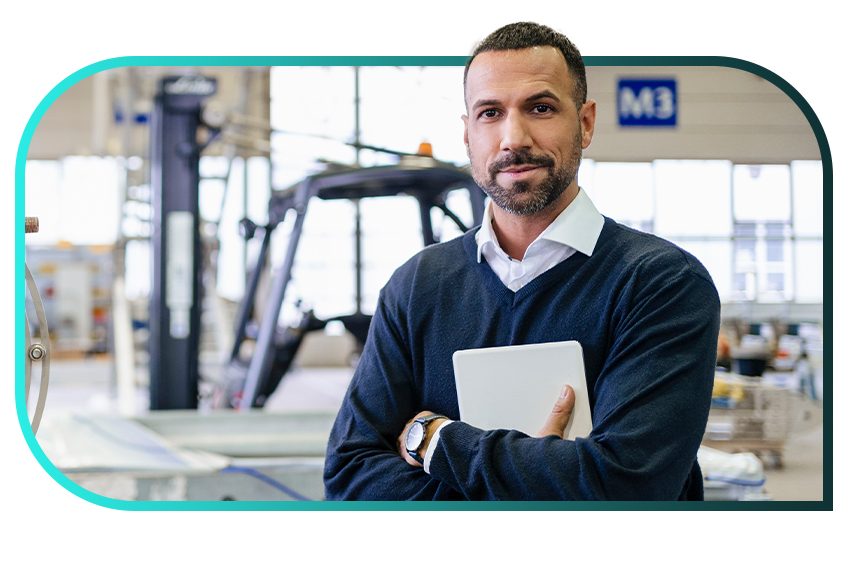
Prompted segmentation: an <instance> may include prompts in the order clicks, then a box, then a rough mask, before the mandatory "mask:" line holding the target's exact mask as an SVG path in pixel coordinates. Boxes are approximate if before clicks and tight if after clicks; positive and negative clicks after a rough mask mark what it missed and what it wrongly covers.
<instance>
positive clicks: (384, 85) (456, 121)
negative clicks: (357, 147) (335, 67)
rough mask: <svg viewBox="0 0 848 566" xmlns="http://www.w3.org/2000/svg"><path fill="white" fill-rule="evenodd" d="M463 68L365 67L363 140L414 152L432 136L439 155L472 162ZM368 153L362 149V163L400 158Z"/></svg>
mask: <svg viewBox="0 0 848 566" xmlns="http://www.w3.org/2000/svg"><path fill="white" fill-rule="evenodd" d="M463 72H464V69H463V68H462V67H362V68H361V69H360V81H359V85H360V87H359V88H360V100H361V103H360V104H361V107H360V124H361V139H362V143H364V144H368V145H373V146H377V147H383V148H387V149H393V150H396V151H404V152H408V153H415V152H416V151H417V150H418V146H419V144H421V143H422V142H428V143H430V144H431V146H432V148H433V156H434V157H435V158H436V159H440V160H442V161H450V162H453V163H468V156H467V155H466V153H465V144H464V143H463V141H462V137H463V128H464V127H463V123H462V115H463V114H465V101H464V100H463V93H462V77H463ZM369 153H371V152H365V151H363V154H362V163H363V165H371V164H380V163H391V162H394V161H396V158H390V157H382V158H381V157H380V156H377V155H374V154H373V153H372V154H371V155H368V154H369Z"/></svg>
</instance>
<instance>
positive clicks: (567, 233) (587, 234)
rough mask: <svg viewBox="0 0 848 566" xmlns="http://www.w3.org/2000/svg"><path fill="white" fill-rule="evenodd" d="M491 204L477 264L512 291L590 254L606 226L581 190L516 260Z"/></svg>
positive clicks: (429, 449) (430, 456)
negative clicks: (501, 238)
mask: <svg viewBox="0 0 848 566" xmlns="http://www.w3.org/2000/svg"><path fill="white" fill-rule="evenodd" d="M492 206H494V205H493V204H492V203H491V202H490V203H489V206H487V207H486V211H485V212H484V213H483V225H482V226H481V227H480V230H478V231H477V235H476V236H475V238H476V239H477V263H480V262H481V261H482V260H483V258H484V257H485V258H486V263H488V264H489V266H490V267H491V268H492V271H494V272H495V275H497V276H498V278H499V279H500V280H501V281H502V282H503V284H504V285H506V286H507V287H509V288H510V289H512V291H517V290H519V289H521V288H522V287H523V286H525V285H527V284H528V283H529V282H530V281H532V280H533V279H535V278H536V277H538V276H539V275H541V274H542V273H544V272H545V271H547V270H549V269H550V268H552V267H554V266H556V265H557V264H558V263H560V262H562V261H565V260H566V259H568V258H569V257H571V256H572V255H573V254H574V253H575V252H581V253H584V254H586V255H588V256H591V255H592V252H594V251H595V245H596V244H597V243H598V238H599V237H600V236H601V230H602V229H603V227H604V217H603V216H602V215H601V213H600V212H598V209H596V208H595V205H594V204H592V201H591V200H590V199H589V195H587V194H586V193H585V191H583V189H580V190H579V191H578V193H577V196H576V197H575V198H574V200H573V201H572V202H571V204H569V205H568V206H567V207H566V208H565V210H563V211H562V212H561V213H560V214H559V216H557V217H556V218H555V219H554V221H553V222H551V224H550V226H548V227H547V228H545V230H544V232H542V233H541V234H539V237H538V238H536V239H535V240H533V242H532V243H531V244H530V245H529V246H528V247H527V251H526V252H525V253H524V258H523V259H521V260H516V259H512V258H510V257H509V256H507V255H506V253H505V252H504V251H503V250H502V249H501V246H500V245H499V244H498V239H497V237H495V232H494V231H493V230H492V210H491V209H492ZM452 422H454V421H451V420H448V421H445V422H443V423H442V424H441V425H440V426H439V428H438V429H437V430H436V431H435V433H434V434H433V437H432V438H431V439H430V444H429V445H428V446H427V452H426V453H425V454H424V471H425V472H427V473H428V474H429V473H430V461H431V460H432V459H433V454H434V453H435V452H436V447H437V446H438V445H439V437H440V436H441V432H442V429H444V428H445V427H446V426H447V425H449V424H451V423H452Z"/></svg>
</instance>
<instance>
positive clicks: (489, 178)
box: [471, 129, 583, 214]
mask: <svg viewBox="0 0 848 566" xmlns="http://www.w3.org/2000/svg"><path fill="white" fill-rule="evenodd" d="M582 140H583V138H582V135H581V133H580V130H579V129H578V130H577V132H576V133H575V135H574V140H573V144H572V148H571V154H570V155H569V158H568V160H567V162H564V163H562V164H561V165H560V166H559V167H556V162H555V161H554V159H553V158H552V157H549V156H547V155H533V154H532V153H530V151H529V150H528V151H522V152H512V153H510V154H509V155H507V156H506V157H503V158H502V159H499V160H497V161H495V162H493V163H492V164H491V165H490V166H489V167H488V169H487V170H486V171H485V175H482V174H479V173H478V171H477V170H476V167H474V156H473V155H471V163H472V167H471V171H472V176H473V177H474V180H475V181H476V182H477V184H478V185H480V188H481V189H483V192H485V193H486V194H487V195H489V198H491V199H492V201H494V203H495V204H496V205H498V206H499V207H500V208H502V209H503V210H505V211H506V212H510V213H512V214H535V213H537V212H541V211H542V210H544V209H545V208H547V207H548V206H550V204H551V203H553V202H554V201H555V200H557V199H558V198H559V197H560V196H561V195H562V193H564V192H565V190H566V189H567V188H568V186H569V185H571V183H572V182H573V181H574V180H575V179H576V178H577V170H578V169H579V168H580V161H581V159H582V157H583V147H582ZM516 165H533V166H536V167H545V168H547V169H548V175H547V176H546V177H545V178H544V179H542V181H541V182H539V184H538V185H536V186H535V187H534V186H532V185H531V184H530V183H529V182H528V181H516V182H514V183H513V184H512V186H511V187H504V186H503V185H501V184H500V183H498V181H497V174H498V173H499V172H500V171H502V170H503V169H506V168H507V167H513V166H516Z"/></svg>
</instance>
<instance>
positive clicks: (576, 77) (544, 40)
mask: <svg viewBox="0 0 848 566" xmlns="http://www.w3.org/2000/svg"><path fill="white" fill-rule="evenodd" d="M530 47H556V48H557V49H559V50H560V52H561V53H562V54H563V56H564V57H565V63H566V65H567V67H568V72H569V74H570V75H571V82H572V86H573V87H574V89H573V92H572V98H573V99H574V104H576V105H577V108H578V110H579V109H580V107H581V106H583V104H585V103H586V90H587V88H586V67H585V65H583V57H581V56H580V51H578V49H577V47H576V46H575V45H574V44H573V43H571V40H569V39H568V38H567V37H565V36H564V35H563V34H561V33H559V32H558V31H556V30H553V29H551V28H549V27H548V26H543V25H541V24H536V23H533V22H518V23H515V24H508V25H505V26H503V27H502V28H500V29H497V30H495V31H493V32H492V33H490V34H489V36H488V37H487V38H486V39H484V40H483V41H481V42H480V44H479V45H478V46H477V48H476V49H474V52H473V53H472V54H471V57H469V59H468V62H467V63H466V64H465V76H464V77H463V79H462V87H463V90H464V89H465V86H466V83H467V82H468V68H469V67H470V66H471V62H472V61H473V60H474V58H475V57H477V55H479V54H480V53H483V52H486V51H508V50H512V49H527V48H530Z"/></svg>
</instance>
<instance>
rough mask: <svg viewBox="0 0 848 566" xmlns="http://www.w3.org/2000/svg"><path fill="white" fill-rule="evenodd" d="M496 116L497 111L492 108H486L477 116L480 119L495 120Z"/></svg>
mask: <svg viewBox="0 0 848 566" xmlns="http://www.w3.org/2000/svg"><path fill="white" fill-rule="evenodd" d="M497 116H498V111H497V110H495V109H494V108H487V109H486V110H483V111H482V112H480V114H479V117H480V118H496V117H497Z"/></svg>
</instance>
